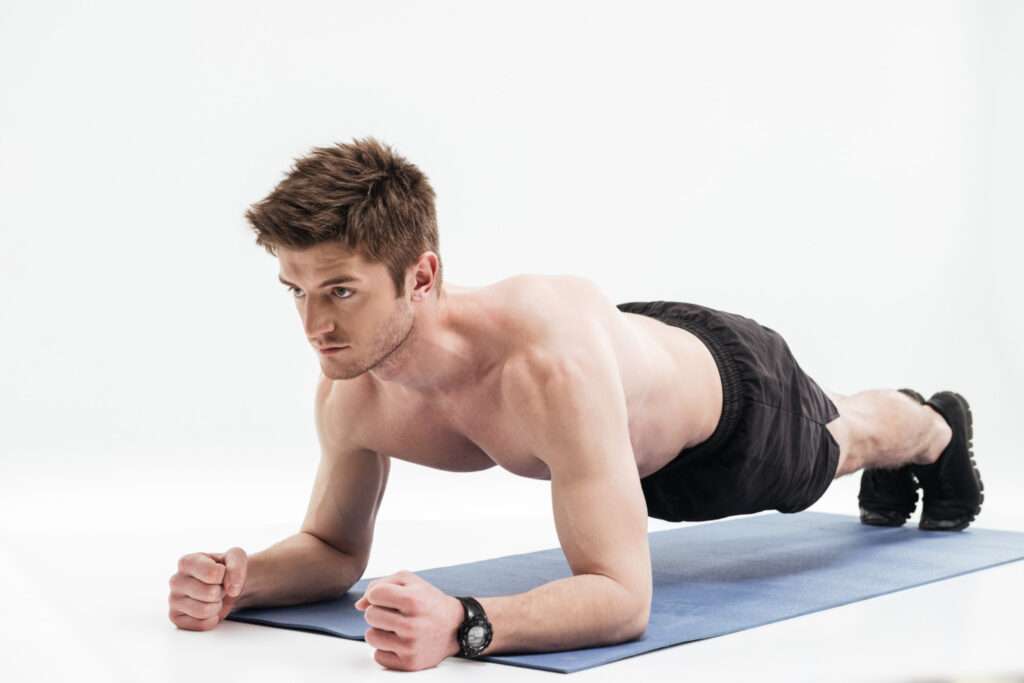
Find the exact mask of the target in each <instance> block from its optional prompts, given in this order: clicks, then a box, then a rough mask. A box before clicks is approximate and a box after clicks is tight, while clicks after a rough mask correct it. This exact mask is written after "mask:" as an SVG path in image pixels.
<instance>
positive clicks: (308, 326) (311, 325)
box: [303, 304, 334, 339]
mask: <svg viewBox="0 0 1024 683" xmlns="http://www.w3.org/2000/svg"><path fill="white" fill-rule="evenodd" d="M303 326H304V327H305V330H306V337H307V338H309V339H316V338H317V337H319V336H321V335H323V334H326V333H328V332H330V331H331V330H333V329H334V321H333V320H331V317H330V314H329V312H328V311H325V310H322V309H320V308H319V307H317V306H311V305H308V304H307V305H306V315H305V318H304V322H303Z"/></svg>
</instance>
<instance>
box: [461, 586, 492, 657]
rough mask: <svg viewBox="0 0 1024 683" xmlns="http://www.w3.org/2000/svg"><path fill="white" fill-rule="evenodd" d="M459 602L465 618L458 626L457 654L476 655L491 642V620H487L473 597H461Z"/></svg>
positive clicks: (482, 609)
mask: <svg viewBox="0 0 1024 683" xmlns="http://www.w3.org/2000/svg"><path fill="white" fill-rule="evenodd" d="M456 597H458V596H456ZM459 602H461V603H462V609H464V610H465V611H466V618H465V619H464V620H463V622H462V625H461V626H459V636H458V637H459V648H460V651H459V655H460V656H462V657H476V656H478V655H479V654H480V653H481V652H483V651H484V650H486V649H487V646H488V645H490V644H491V636H492V635H493V631H492V630H491V622H489V621H487V615H486V614H485V613H484V608H483V607H481V605H480V603H479V602H477V601H476V600H474V599H473V598H469V597H462V598H459Z"/></svg>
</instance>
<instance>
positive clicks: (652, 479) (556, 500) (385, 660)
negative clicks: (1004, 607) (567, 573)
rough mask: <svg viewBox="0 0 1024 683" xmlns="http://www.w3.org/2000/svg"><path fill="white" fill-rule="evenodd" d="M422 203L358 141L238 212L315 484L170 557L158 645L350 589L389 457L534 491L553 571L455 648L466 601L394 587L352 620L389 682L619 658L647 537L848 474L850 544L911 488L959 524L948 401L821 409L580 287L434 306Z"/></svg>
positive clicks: (394, 158)
mask: <svg viewBox="0 0 1024 683" xmlns="http://www.w3.org/2000/svg"><path fill="white" fill-rule="evenodd" d="M433 200H434V192H433V190H432V189H431V187H430V185H429V183H428V181H427V179H426V177H425V176H424V175H423V174H422V173H421V172H420V171H419V169H418V168H417V167H416V166H414V165H413V164H411V163H409V162H408V161H406V160H405V159H404V158H402V157H400V156H398V155H397V154H395V153H394V152H393V151H392V150H391V149H390V147H388V146H386V145H383V144H381V143H380V142H378V141H376V140H374V139H373V138H367V139H363V140H354V141H353V142H352V143H350V144H339V145H335V146H333V147H329V148H318V149H314V150H313V151H312V152H311V153H310V154H309V155H308V156H306V157H304V158H302V159H299V160H297V162H296V164H295V166H294V168H293V169H292V170H291V171H290V173H289V175H288V176H287V177H286V178H285V179H284V180H283V181H281V183H280V184H278V186H277V187H276V188H275V189H274V191H273V192H272V193H271V194H270V195H269V196H268V197H267V198H265V199H264V200H262V201H261V202H258V203H257V204H255V205H253V206H252V207H250V209H249V211H248V212H247V213H246V217H247V218H248V220H249V221H250V223H251V225H252V227H253V229H254V231H255V232H256V241H257V243H258V244H260V245H262V246H263V247H264V248H265V249H266V250H267V251H268V252H270V253H272V254H274V255H276V257H277V259H278V262H279V278H280V280H281V282H282V283H283V284H284V286H285V287H287V288H288V290H289V292H290V293H291V294H292V296H293V297H294V300H295V306H296V309H297V311H298V313H299V317H300V318H301V320H302V324H303V331H304V334H305V335H306V338H307V339H308V341H309V343H310V344H311V345H312V346H313V348H314V349H315V351H316V353H317V354H318V356H319V360H320V367H321V373H322V374H321V377H320V381H319V384H318V387H317V391H316V399H315V415H316V425H317V430H318V434H319V439H320V444H321V448H322V453H321V460H320V466H319V470H318V473H317V477H316V482H315V483H314V486H313V493H312V498H311V500H310V503H309V508H308V511H307V513H306V517H305V520H304V522H303V525H302V531H301V532H300V533H298V534H295V535H294V536H291V537H289V538H286V539H284V540H283V541H281V542H279V543H277V544H275V545H273V546H271V547H270V548H268V549H266V550H264V551H262V552H259V553H256V554H255V555H253V556H252V557H248V556H247V555H246V553H245V551H243V550H242V549H241V548H237V547H236V548H231V549H230V550H228V551H227V552H226V553H192V554H189V555H186V556H184V557H182V558H181V560H180V561H179V564H178V571H177V573H176V574H174V576H172V578H171V581H170V584H171V593H170V598H169V602H170V615H169V616H170V619H171V621H172V622H173V623H174V624H176V625H177V626H178V627H179V628H184V629H191V630H207V629H210V628H213V627H214V626H216V625H217V624H218V623H219V622H220V621H221V620H223V619H224V617H225V616H227V614H228V613H230V612H231V610H232V609H238V608H241V607H247V606H274V605H287V604H297V603H304V602H311V601H315V600H323V599H330V598H338V597H340V596H342V595H344V594H345V593H346V592H347V591H348V590H349V588H350V587H351V586H352V585H353V584H354V583H356V582H357V581H358V580H359V579H360V578H361V577H362V575H363V572H364V571H365V569H366V566H367V562H368V559H369V555H370V547H371V542H372V539H373V529H374V521H375V517H376V513H377V510H378V508H379V506H380V503H381V500H382V497H383V495H384V489H385V486H386V484H387V480H388V471H389V468H390V461H391V458H400V459H402V460H406V461H409V462H414V463H418V464H420V465H425V466H427V467H434V468H438V469H444V470H450V471H461V472H465V471H475V470H482V469H486V468H488V467H493V466H494V465H499V466H501V467H502V468H504V469H506V470H508V471H509V472H512V473H513V474H517V475H520V476H524V477H532V478H537V479H545V480H550V482H551V495H552V505H553V510H554V518H555V524H556V528H557V532H558V537H559V541H560V543H561V546H562V549H563V551H564V553H565V557H566V560H567V562H568V564H569V566H570V567H571V569H572V573H573V576H571V577H567V578H564V579H559V580H557V581H552V582H550V583H547V584H544V585H541V586H538V587H536V588H534V589H533V590H530V591H528V592H525V593H521V594H518V595H509V596H492V597H479V598H478V599H477V604H476V606H477V607H480V608H482V610H483V613H484V615H483V616H485V617H486V621H487V622H488V623H487V624H481V627H479V628H477V629H474V630H473V631H472V632H470V631H469V629H468V628H467V629H461V628H460V627H461V626H462V625H463V624H464V623H466V624H467V625H469V620H468V616H469V615H470V611H471V609H472V608H473V607H474V606H473V605H472V604H471V603H468V602H467V603H465V604H466V605H468V606H464V602H463V601H462V600H461V599H460V598H462V597H468V596H450V595H446V594H445V593H443V592H442V591H440V590H439V589H437V588H436V587H434V586H432V585H431V584H430V583H428V582H427V581H425V580H424V579H422V578H421V577H419V576H417V575H415V574H413V573H411V572H407V571H401V572H398V573H396V574H394V575H391V576H388V577H382V578H380V579H377V580H376V581H374V582H372V583H371V584H370V585H369V586H368V588H367V590H366V592H365V593H364V595H363V596H362V597H361V598H360V599H359V600H358V602H357V603H356V607H357V608H359V609H362V610H363V611H364V616H365V619H366V621H367V623H368V625H369V628H368V630H367V631H366V642H367V643H368V644H369V645H371V646H372V647H373V648H375V653H374V658H375V659H376V661H377V662H378V663H379V664H381V665H382V666H385V667H388V668H394V669H403V670H417V669H424V668H429V667H433V666H436V665H437V664H438V663H439V662H440V661H442V660H443V659H445V658H446V657H449V656H455V655H460V654H461V655H462V656H478V655H479V654H499V653H505V652H543V651H551V650H563V649H574V648H582V647H588V646H595V645H606V644H613V643H619V642H623V641H626V640H631V639H634V638H638V637H640V636H641V635H642V634H643V632H644V630H645V628H646V624H647V621H648V617H649V614H650V603H651V595H652V580H651V564H650V554H649V548H648V542H647V518H648V517H649V516H652V517H656V518H660V519H665V520H670V521H681V520H705V519H718V518H721V517H726V516H729V515H737V514H750V513H754V512H758V511H760V510H769V509H774V510H779V511H781V512H786V513H793V512H798V511H800V510H803V509H805V508H807V507H808V506H810V505H811V504H813V503H814V502H815V501H816V500H817V499H818V498H820V497H821V495H822V494H823V493H824V492H825V490H826V489H827V487H828V485H829V484H830V483H831V481H832V480H833V479H835V478H837V477H840V476H843V475H845V474H849V473H851V472H855V471H857V470H860V469H864V474H863V475H862V478H861V492H860V498H859V500H860V514H861V520H862V521H863V522H865V523H867V524H886V525H899V524H903V523H904V522H905V521H906V520H907V518H908V517H909V516H910V514H911V513H912V512H913V510H914V508H915V504H916V502H917V498H918V496H917V489H918V488H919V487H920V488H921V489H922V490H923V499H924V500H923V505H924V508H923V512H922V516H921V522H920V527H921V528H922V529H926V530H947V529H950V530H952V529H962V528H964V527H966V526H967V524H969V523H970V521H971V520H973V519H974V516H975V515H976V514H978V512H979V511H980V504H981V501H982V494H981V481H980V478H979V477H978V475H977V470H976V469H975V467H974V463H973V460H972V454H971V451H970V437H971V433H970V431H971V423H970V411H969V409H968V407H967V405H966V401H964V400H963V398H962V397H961V396H960V395H959V394H955V393H953V392H939V393H937V394H935V395H933V396H932V398H931V399H930V400H929V401H928V402H925V401H924V399H923V397H921V396H920V395H919V394H917V393H916V392H914V391H912V390H910V389H902V390H889V389H883V390H870V391H863V392H860V393H857V394H853V395H841V394H838V393H834V392H826V391H823V390H822V389H821V388H820V387H819V386H818V385H817V384H816V383H815V382H814V380H812V379H811V378H810V377H808V376H807V375H806V374H805V373H803V371H802V370H801V369H800V367H799V365H798V364H797V362H796V360H795V359H794V358H793V356H792V354H791V353H790V350H789V348H788V346H787V345H786V343H785V341H784V340H783V339H782V337H781V336H779V335H778V333H776V332H775V331H774V330H771V329H770V328H767V327H764V326H762V325H760V324H758V323H757V322H756V321H754V320H752V319H750V318H746V317H744V316H740V315H737V314H733V313H727V312H724V311H718V310H715V309H711V308H707V307H703V306H699V305H696V304H690V303H684V302H672V301H651V302H630V303H623V304H617V305H616V304H614V303H613V302H611V301H609V299H608V298H607V297H606V296H605V295H604V294H603V293H602V291H601V289H600V288H599V287H598V286H597V285H596V284H595V283H593V282H591V281H589V280H587V279H585V278H581V277H574V276H568V275H565V276H541V275H518V276H515V277H510V278H508V279H505V280H502V281H500V282H497V283H494V284H492V285H488V286H484V287H463V286H457V285H454V284H451V283H447V282H444V281H443V276H442V268H441V259H440V256H439V251H438V237H437V225H436V218H435V212H434V201H433ZM488 626H489V628H487V627H488ZM488 631H489V633H488ZM476 636H483V639H482V641H479V640H476V639H475V638H476ZM488 638H489V642H488Z"/></svg>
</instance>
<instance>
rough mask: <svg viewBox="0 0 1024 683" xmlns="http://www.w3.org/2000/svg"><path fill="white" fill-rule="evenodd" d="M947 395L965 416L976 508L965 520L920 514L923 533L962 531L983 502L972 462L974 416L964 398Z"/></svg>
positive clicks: (977, 476) (919, 523)
mask: <svg viewBox="0 0 1024 683" xmlns="http://www.w3.org/2000/svg"><path fill="white" fill-rule="evenodd" d="M949 393H950V394H951V395H952V396H953V397H954V398H956V400H957V402H958V403H959V404H960V407H961V408H963V410H964V413H965V414H966V415H967V457H968V458H970V461H971V471H972V472H974V480H975V481H976V482H978V506H977V507H976V508H974V512H973V513H972V514H971V515H970V516H968V517H967V518H966V519H957V520H948V519H931V518H929V517H925V516H924V513H923V512H922V514H921V521H920V522H918V528H919V529H923V530H924V531H963V530H964V529H966V528H967V527H968V526H970V524H971V522H973V521H974V518H975V517H977V516H978V514H979V513H980V512H981V504H982V503H983V502H985V493H984V491H985V484H984V483H983V482H982V481H981V472H979V471H978V464H977V463H976V462H975V461H974V416H973V415H972V414H971V406H970V405H969V404H968V403H967V399H966V398H964V397H963V396H961V395H960V394H958V393H956V392H955V391H949ZM933 410H934V408H933ZM936 412H938V411H936Z"/></svg>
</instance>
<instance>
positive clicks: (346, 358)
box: [277, 243, 414, 379]
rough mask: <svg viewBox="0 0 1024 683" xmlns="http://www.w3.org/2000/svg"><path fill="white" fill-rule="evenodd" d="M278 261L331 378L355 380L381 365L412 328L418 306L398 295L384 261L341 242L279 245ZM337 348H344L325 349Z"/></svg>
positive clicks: (315, 347)
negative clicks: (371, 259)
mask: <svg viewBox="0 0 1024 683" xmlns="http://www.w3.org/2000/svg"><path fill="white" fill-rule="evenodd" d="M277 260H278V265H279V266H280V273H279V278H280V279H281V280H282V282H283V283H284V284H285V286H286V287H288V291H289V292H290V294H291V295H292V296H293V297H294V299H295V306H296V308H297V309H298V311H299V317H301V318H302V325H303V330H304V331H305V334H306V339H308V340H309V343H310V344H311V345H312V346H313V347H314V350H315V351H316V353H317V355H318V356H319V359H320V368H321V370H322V371H323V373H324V375H326V376H327V377H330V378H331V379H351V378H353V377H358V376H359V375H361V374H363V373H364V372H366V371H367V370H371V369H373V368H375V367H377V366H378V365H379V364H380V363H381V362H382V361H384V360H385V359H386V358H387V357H388V356H390V355H391V353H392V352H394V350H395V349H397V348H398V347H399V346H400V345H401V344H402V342H404V341H405V339H406V337H407V336H408V334H409V331H410V330H411V329H412V324H413V317H414V315H413V309H412V305H411V303H410V302H409V301H408V300H406V298H405V297H404V296H403V297H400V298H397V299H396V298H395V286H394V283H392V281H391V276H390V275H389V273H388V270H387V268H386V267H385V266H384V265H383V264H381V263H371V262H369V261H367V260H365V259H364V258H363V257H362V255H361V254H359V253H358V252H354V251H351V250H349V249H346V248H345V247H344V246H342V245H340V244H337V243H324V244H318V245H316V246H314V247H309V248H308V249H302V250H295V249H286V248H284V247H279V248H278V249H277ZM333 346H343V347H344V348H341V349H338V350H336V351H333V352H325V351H324V350H325V349H327V348H329V347H333Z"/></svg>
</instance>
